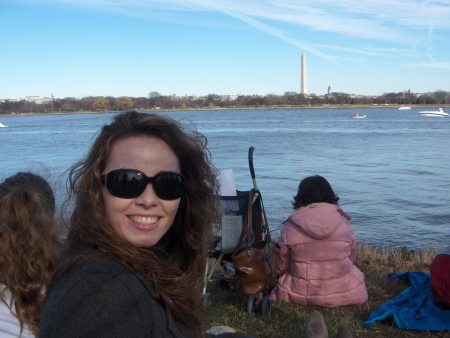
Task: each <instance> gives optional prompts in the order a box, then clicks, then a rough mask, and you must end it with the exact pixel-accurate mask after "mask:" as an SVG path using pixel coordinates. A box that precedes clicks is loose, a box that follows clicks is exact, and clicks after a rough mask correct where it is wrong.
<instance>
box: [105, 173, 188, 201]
mask: <svg viewBox="0 0 450 338" xmlns="http://www.w3.org/2000/svg"><path fill="white" fill-rule="evenodd" d="M103 179H104V180H105V181H104V183H106V188H107V189H108V191H109V192H110V194H111V195H113V196H116V197H119V198H136V197H138V196H139V195H140V194H142V193H143V192H144V190H145V188H146V187H147V184H149V183H151V184H152V185H153V190H154V191H155V194H156V195H157V196H158V197H159V198H160V199H162V200H168V201H170V200H176V199H177V198H180V197H181V195H182V193H183V188H184V177H183V176H182V175H180V174H177V173H171V172H163V173H160V174H157V175H156V176H154V177H147V176H145V174H143V173H141V172H140V171H136V170H126V169H124V170H115V171H111V172H110V173H109V174H107V175H104V176H103Z"/></svg>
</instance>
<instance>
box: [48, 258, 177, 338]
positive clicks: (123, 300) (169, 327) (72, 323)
mask: <svg viewBox="0 0 450 338" xmlns="http://www.w3.org/2000/svg"><path fill="white" fill-rule="evenodd" d="M40 337H41V338H61V337H67V338H70V337H92V338H94V337H108V338H110V337H134V338H139V337H142V338H144V337H186V336H185V335H183V334H182V332H181V330H179V328H178V327H177V326H176V324H175V322H174V320H173V319H172V317H171V315H170V313H169V312H168V311H167V310H166V308H165V307H164V305H163V303H162V301H161V300H160V299H159V298H158V297H157V296H156V294H155V292H154V291H153V289H152V288H151V286H149V285H148V284H147V283H146V282H145V281H144V280H143V279H142V278H140V277H139V275H137V274H136V273H135V272H133V271H130V270H129V269H127V268H126V267H124V266H123V265H121V264H119V263H118V262H115V261H112V260H106V259H101V258H89V259H87V260H84V261H82V262H80V263H77V264H76V265H75V266H73V267H72V268H71V269H70V271H69V272H68V273H66V274H65V275H64V276H63V277H62V278H61V279H60V280H59V281H57V283H56V284H55V285H54V286H53V288H52V289H51V290H50V293H49V295H48V298H47V301H46V303H45V305H44V309H43V313H42V319H41V325H40Z"/></svg>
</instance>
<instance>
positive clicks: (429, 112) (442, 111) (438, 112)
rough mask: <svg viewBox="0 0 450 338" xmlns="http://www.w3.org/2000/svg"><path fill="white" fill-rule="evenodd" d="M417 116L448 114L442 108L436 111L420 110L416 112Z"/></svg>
mask: <svg viewBox="0 0 450 338" xmlns="http://www.w3.org/2000/svg"><path fill="white" fill-rule="evenodd" d="M417 114H419V115H422V116H441V117H442V116H448V112H447V111H445V110H444V109H442V108H439V109H438V110H421V111H419V112H417Z"/></svg>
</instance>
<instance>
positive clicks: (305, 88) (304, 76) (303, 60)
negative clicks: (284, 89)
mask: <svg viewBox="0 0 450 338" xmlns="http://www.w3.org/2000/svg"><path fill="white" fill-rule="evenodd" d="M301 63H302V75H301V91H300V92H301V94H302V95H308V81H307V72H306V55H305V54H303V53H302V57H301Z"/></svg>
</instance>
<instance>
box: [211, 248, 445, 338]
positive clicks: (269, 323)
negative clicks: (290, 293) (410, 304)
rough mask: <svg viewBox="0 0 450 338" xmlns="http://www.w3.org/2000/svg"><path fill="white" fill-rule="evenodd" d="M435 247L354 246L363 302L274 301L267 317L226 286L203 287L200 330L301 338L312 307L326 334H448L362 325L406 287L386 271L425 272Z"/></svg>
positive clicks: (372, 337) (384, 324)
mask: <svg viewBox="0 0 450 338" xmlns="http://www.w3.org/2000/svg"><path fill="white" fill-rule="evenodd" d="M434 256H435V250H433V249H429V250H424V251H408V250H407V249H405V248H400V249H392V248H378V247H373V246H368V245H360V246H359V247H358V259H357V262H356V264H357V265H358V267H359V268H360V269H361V271H363V272H364V274H365V278H366V286H367V289H368V292H369V301H368V302H367V303H366V304H362V305H352V306H344V307H340V308H322V307H318V306H312V305H309V306H302V305H296V304H287V303H284V302H274V303H272V304H271V309H270V312H269V316H268V318H263V317H262V316H261V315H250V314H247V313H246V311H245V309H246V297H244V296H241V295H239V294H238V292H237V291H235V290H233V289H230V288H221V287H220V285H219V283H210V284H209V285H208V288H209V291H210V293H211V305H210V306H209V307H208V309H207V311H206V312H207V313H206V318H205V328H208V327H212V326H216V325H227V326H231V327H233V328H235V329H237V330H239V331H243V332H247V333H249V334H251V335H254V336H255V337H260V338H265V337H271V338H272V337H274V338H275V337H286V338H289V337H302V336H303V328H304V326H305V324H306V322H307V320H308V318H309V316H310V314H311V312H312V311H313V310H315V309H317V310H319V311H320V312H321V313H322V315H323V316H324V318H325V322H326V323H327V327H328V331H329V333H330V337H334V336H335V335H336V332H337V330H338V328H339V327H340V326H341V325H343V324H345V325H347V327H348V328H349V329H350V331H351V332H352V334H353V337H355V338H356V337H368V338H375V337H376V338H383V337H389V338H400V337H402V338H403V337H408V338H409V337H449V338H450V332H448V331H440V332H431V331H402V330H399V329H398V328H397V327H396V326H395V325H394V324H392V323H389V322H381V323H380V322H378V323H377V324H376V325H375V326H374V327H372V328H370V329H366V328H364V321H366V320H367V319H368V317H369V315H370V313H371V312H372V311H373V310H375V309H376V308H377V307H378V306H380V305H381V304H383V303H384V302H386V301H388V300H389V299H392V298H393V297H395V296H397V295H398V294H399V293H400V292H401V291H402V290H403V289H404V288H405V287H407V285H404V284H401V283H395V282H392V281H389V280H388V278H387V274H388V273H390V272H402V271H425V272H429V268H430V264H431V261H432V259H433V257H434Z"/></svg>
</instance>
